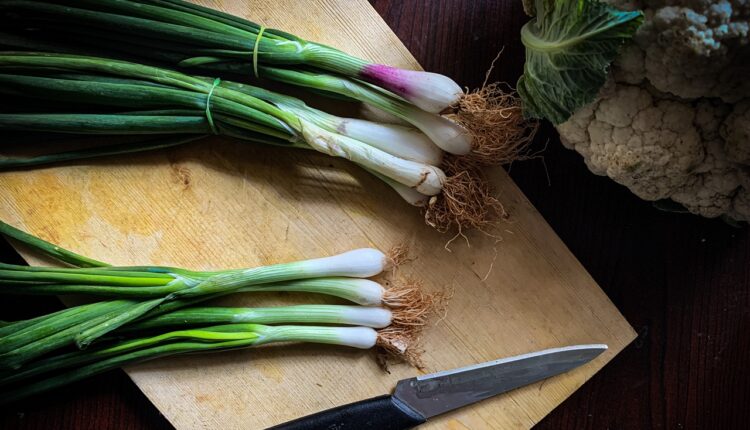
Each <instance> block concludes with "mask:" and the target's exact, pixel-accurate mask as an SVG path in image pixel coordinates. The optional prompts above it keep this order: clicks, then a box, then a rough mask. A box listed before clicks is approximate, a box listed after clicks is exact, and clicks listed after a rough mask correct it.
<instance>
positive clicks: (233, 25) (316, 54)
mask: <svg viewBox="0 0 750 430" xmlns="http://www.w3.org/2000/svg"><path fill="white" fill-rule="evenodd" d="M0 13H3V14H4V15H5V16H6V17H7V18H6V19H4V21H5V22H8V23H9V26H10V27H11V28H13V27H15V28H16V31H15V33H16V34H32V35H33V36H34V37H35V38H43V37H44V36H45V35H47V38H48V40H52V41H54V42H55V43H56V44H60V43H63V44H67V45H68V46H73V47H76V48H77V49H80V47H82V46H87V47H93V48H96V49H102V50H105V51H107V52H111V53H113V54H112V55H127V56H132V57H135V58H142V59H148V60H150V61H155V62H158V63H160V64H165V65H167V66H168V67H182V68H188V69H192V70H200V71H201V72H203V73H210V74H217V73H218V74H219V75H220V76H224V77H225V76H226V75H227V74H229V75H230V76H236V75H240V76H244V77H248V78H249V77H252V76H255V77H258V78H261V79H270V80H275V81H280V82H284V83H286V84H291V85H295V86H301V87H306V88H312V89H315V90H317V91H320V92H322V93H324V94H338V95H340V96H345V97H348V98H352V99H355V100H359V101H361V102H364V103H368V104H371V105H374V106H375V107H377V108H379V109H382V110H384V111H386V112H388V113H390V114H392V115H394V116H396V117H398V118H400V119H401V120H403V121H406V122H407V123H409V124H411V125H413V126H414V127H416V128H418V129H419V130H421V131H422V132H423V133H425V134H426V135H427V136H429V137H430V139H431V140H432V141H433V142H434V143H435V144H436V145H437V146H439V147H440V148H442V149H443V150H444V151H446V152H448V153H450V154H456V155H467V154H469V153H474V154H475V155H476V157H474V158H475V159H476V160H478V161H481V162H483V163H489V164H493V163H494V164H499V163H504V162H509V161H512V159H513V158H514V157H515V156H516V153H517V151H518V149H519V147H520V146H522V145H523V144H524V143H526V142H527V141H528V140H529V139H530V138H531V134H533V133H532V132H531V130H532V128H529V126H528V124H526V123H524V121H523V118H522V111H521V108H520V103H519V102H518V99H517V98H516V97H514V96H511V95H509V94H507V93H503V92H502V91H500V90H498V88H497V86H489V87H487V88H486V89H485V90H483V91H479V92H475V93H472V94H465V93H464V92H463V91H462V89H461V87H460V86H459V85H458V84H456V83H455V82H454V81H453V80H451V79H450V78H448V77H446V76H443V75H440V74H436V73H430V72H423V71H413V70H404V69H399V68H395V67H390V66H386V65H382V64H373V63H370V62H368V61H365V60H362V59H360V58H356V57H354V56H351V55H349V54H346V53H344V52H342V51H340V50H338V49H335V48H332V47H330V46H325V45H322V44H319V43H315V42H311V41H307V40H304V39H302V38H300V37H297V36H295V35H292V34H289V33H287V32H284V31H280V30H274V29H269V28H265V27H263V26H261V25H259V24H256V23H253V22H250V21H247V20H245V19H242V18H239V17H236V16H232V15H229V14H226V13H223V12H220V11H216V10H213V9H210V8H205V7H202V6H199V5H195V4H192V3H189V2H186V1H182V0H104V1H102V0H69V1H65V0H63V1H55V2H51V1H30V0H3V1H0ZM29 29H31V30H32V31H31V32H30V33H29V32H28V31H27V30H29ZM92 36H93V37H92ZM107 56H110V55H109V54H108V55H107ZM441 112H446V113H448V114H449V115H448V116H447V117H444V116H441V115H440V113H441Z"/></svg>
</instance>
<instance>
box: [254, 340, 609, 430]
mask: <svg viewBox="0 0 750 430" xmlns="http://www.w3.org/2000/svg"><path fill="white" fill-rule="evenodd" d="M606 350H607V345H602V344H592V345H573V346H566V347H563V348H552V349H545V350H543V351H536V352H532V353H528V354H521V355H516V356H514V357H508V358H501V359H499V360H493V361H488V362H485V363H480V364H475V365H472V366H467V367H461V368H458V369H452V370H446V371H443V372H437V373H432V374H429V375H424V376H417V377H414V378H408V379H402V380H401V381H399V382H398V383H397V384H396V389H395V391H394V393H393V394H392V395H384V396H378V397H373V398H371V399H367V400H362V401H359V402H355V403H350V404H347V405H343V406H339V407H336V408H333V409H328V410H326V411H323V412H319V413H316V414H313V415H308V416H306V417H302V418H299V419H296V420H294V421H290V422H287V423H284V424H280V425H278V426H274V427H271V428H270V429H269V430H360V429H373V430H375V429H378V430H404V429H410V428H413V427H416V426H418V425H420V424H423V423H425V422H426V421H427V420H428V419H429V418H432V417H434V416H436V415H440V414H443V413H446V412H449V411H452V410H454V409H457V408H460V407H463V406H466V405H469V404H472V403H475V402H479V401H481V400H484V399H487V398H489V397H493V396H496V395H498V394H501V393H505V392H507V391H511V390H514V389H516V388H519V387H522V386H524V385H529V384H533V383H534V382H538V381H541V380H543V379H546V378H549V377H552V376H555V375H559V374H561V373H565V372H567V371H569V370H572V369H575V368H576V367H579V366H581V365H583V364H586V363H588V362H589V361H591V360H593V359H594V358H596V357H597V356H598V355H599V354H601V353H602V352H604V351H606Z"/></svg>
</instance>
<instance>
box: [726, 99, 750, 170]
mask: <svg viewBox="0 0 750 430" xmlns="http://www.w3.org/2000/svg"><path fill="white" fill-rule="evenodd" d="M721 134H722V136H723V137H724V151H726V154H727V158H729V159H730V160H731V161H733V162H735V163H740V164H747V165H750V100H746V101H744V102H742V103H738V104H737V105H736V106H735V107H734V110H733V111H732V114H731V115H729V117H728V118H727V120H726V121H725V122H724V124H722V128H721Z"/></svg>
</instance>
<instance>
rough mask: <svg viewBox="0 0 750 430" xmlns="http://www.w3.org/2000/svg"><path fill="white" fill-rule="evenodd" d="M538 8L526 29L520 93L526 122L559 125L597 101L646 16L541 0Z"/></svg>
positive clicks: (588, 2) (593, 4) (595, 4)
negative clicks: (612, 67) (621, 52)
mask: <svg viewBox="0 0 750 430" xmlns="http://www.w3.org/2000/svg"><path fill="white" fill-rule="evenodd" d="M535 9H536V14H537V15H536V17H535V18H533V19H532V20H531V21H529V22H528V23H526V25H524V26H523V28H522V29H521V41H522V42H523V44H524V46H525V47H526V63H525V64H524V72H523V76H521V78H520V79H519V80H518V92H519V94H520V95H521V98H522V99H523V102H524V113H525V115H526V116H527V117H532V118H547V119H548V120H550V121H551V122H552V123H554V124H560V123H562V122H565V121H566V120H567V119H568V118H569V117H570V116H571V115H572V114H573V112H575V111H576V110H577V109H578V108H580V107H582V106H583V105H586V104H588V103H590V102H592V101H593V100H594V99H595V98H596V95H597V93H598V92H599V89H600V88H601V87H602V85H604V82H605V81H606V79H607V73H608V71H609V65H610V63H612V61H614V59H615V58H616V57H617V54H618V52H619V50H620V47H621V46H622V45H623V44H625V43H626V42H627V41H629V40H630V39H631V38H632V37H633V35H634V34H635V32H636V30H638V27H639V26H640V25H641V22H642V21H643V14H642V13H641V12H640V11H634V12H628V11H621V10H618V9H615V8H613V7H611V6H608V5H606V4H603V3H600V2H599V1H597V0H536V2H535Z"/></svg>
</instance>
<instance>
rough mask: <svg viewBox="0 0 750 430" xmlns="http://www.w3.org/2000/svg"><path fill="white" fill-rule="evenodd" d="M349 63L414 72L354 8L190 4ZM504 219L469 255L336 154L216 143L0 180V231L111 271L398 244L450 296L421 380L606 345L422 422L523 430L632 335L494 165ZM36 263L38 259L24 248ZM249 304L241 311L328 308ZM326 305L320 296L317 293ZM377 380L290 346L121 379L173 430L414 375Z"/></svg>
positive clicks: (476, 238)
mask: <svg viewBox="0 0 750 430" xmlns="http://www.w3.org/2000/svg"><path fill="white" fill-rule="evenodd" d="M202 3H205V4H207V5H209V6H211V7H215V8H219V9H223V10H225V11H228V12H230V13H233V14H236V15H240V16H244V17H247V18H249V19H252V20H254V21H256V22H261V23H263V24H265V25H267V26H270V27H277V28H282V29H286V30H290V31H293V32H294V33H296V34H298V35H300V36H302V37H304V38H308V39H312V40H316V41H320V42H323V43H327V44H330V45H333V46H336V47H339V48H342V49H344V50H346V51H348V52H350V53H352V54H355V55H359V56H362V57H364V58H368V59H371V60H375V61H377V62H381V63H386V64H392V65H396V66H400V67H409V68H418V67H419V65H418V64H417V62H416V60H415V59H414V58H413V57H412V56H411V55H410V54H409V52H408V51H407V50H406V48H405V47H404V46H403V45H402V44H401V42H400V41H399V40H398V38H397V37H396V36H395V35H394V34H393V33H392V32H391V30H390V29H389V28H388V27H387V26H386V24H385V23H384V22H383V21H382V20H381V18H380V17H379V16H378V15H377V13H376V12H375V11H374V10H373V9H372V8H371V7H370V5H368V4H367V2H366V1H364V0H357V1H354V0H313V1H307V2H304V7H302V3H301V2H298V1H297V0H273V1H269V0H242V1H240V0H236V1H226V2H210V1H202ZM491 177H492V180H493V182H494V184H495V185H496V186H497V190H498V194H499V196H500V198H501V200H502V202H503V203H504V204H505V207H506V209H507V210H508V212H509V213H510V214H511V217H512V218H511V221H510V222H508V223H507V224H505V225H503V227H502V228H501V229H500V234H501V240H500V241H498V240H496V239H495V238H491V237H488V236H485V235H482V234H471V235H469V241H470V246H469V244H467V243H466V242H465V241H464V240H456V241H454V242H452V244H451V245H450V251H449V250H448V249H446V246H445V245H446V243H447V242H448V240H449V239H450V238H451V236H450V235H443V234H438V233H437V232H435V231H434V230H432V229H431V228H429V227H427V226H425V225H424V222H423V220H422V218H421V216H420V215H419V213H418V212H417V211H416V210H415V209H414V208H412V207H410V206H408V205H407V204H405V203H404V202H403V201H401V200H400V198H399V197H398V196H397V195H396V194H395V193H394V192H393V191H392V190H390V189H389V188H388V187H387V186H386V185H384V184H383V183H381V182H380V181H379V180H377V179H375V178H373V177H372V176H370V175H369V174H367V173H366V172H364V171H362V170H360V169H358V168H356V167H355V166H353V165H351V164H350V163H348V162H346V161H343V160H336V159H332V158H330V157H326V156H323V155H318V154H313V153H310V152H305V151H294V150H284V149H278V148H266V147H259V146H254V145H248V144H241V143H237V142H233V141H227V140H223V139H214V140H213V141H210V142H203V143H201V144H194V145H191V146H186V147H182V148H177V149H171V150H165V151H159V152H155V153H150V154H142V155H138V156H131V157H119V158H116V159H113V158H110V159H106V160H99V161H93V162H83V163H77V164H69V165H65V166H60V167H53V168H45V169H37V170H30V171H25V172H16V173H2V174H0V216H1V217H2V219H3V220H5V221H7V222H9V223H12V224H14V225H16V226H18V227H20V228H23V229H25V230H27V231H30V232H32V233H34V234H36V235H39V236H41V237H43V238H45V239H48V240H50V241H53V242H55V243H58V244H61V245H62V246H64V247H67V248H69V249H72V250H75V251H77V252H80V253H83V254H87V255H91V256H93V257H95V258H98V259H103V260H106V261H109V262H111V263H114V264H121V265H128V264H163V265H177V266H185V267H189V268H195V269H219V268H232V267H248V266H253V265H257V264H269V263H275V262H283V261H290V260H297V259H302V258H311V257H317V256H324V255H329V254H333V253H338V252H342V251H346V250H349V249H353V248H357V247H365V246H368V247H376V248H380V249H383V250H385V249H388V248H389V247H391V246H392V245H394V244H397V243H400V242H406V243H408V244H409V245H410V247H411V250H412V254H413V255H414V256H415V257H417V259H416V260H415V261H414V262H412V263H411V264H409V265H408V266H406V267H404V268H403V269H402V274H404V275H407V274H408V275H411V276H414V277H417V278H419V279H422V280H423V281H424V282H425V284H426V285H428V286H429V287H430V288H432V289H442V288H448V289H453V290H454V291H455V294H454V296H453V299H452V301H451V302H450V306H449V308H448V312H447V315H446V317H445V318H444V319H443V320H441V321H439V322H438V323H437V325H435V326H434V327H432V328H431V329H430V330H429V331H428V332H427V333H426V335H425V337H424V347H425V349H426V352H425V356H424V360H425V362H426V364H427V370H428V371H436V370H442V369H448V368H453V367H456V366H464V365H468V364H473V363H477V362H481V361H486V360H491V359H496V358H499V357H503V356H508V355H515V354H520V353H524V352H530V351H535V350H539V349H544V348H551V347H558V346H564V345H570V344H578V343H606V344H608V345H609V351H607V352H606V353H605V354H603V355H602V356H601V357H599V358H598V359H597V360H595V361H594V362H592V363H590V364H589V365H587V366H584V367H582V368H579V369H577V370H575V371H573V372H570V373H568V374H565V375H562V376H558V377H556V378H554V379H551V380H548V381H545V382H543V383H538V384H534V385H533V386H528V387H525V388H522V389H519V390H517V391H514V392H512V393H509V394H507V395H504V396H500V397H497V398H494V399H492V400H488V401H485V402H483V403H481V404H477V405H474V406H470V407H467V408H464V409H462V410H460V411H457V412H455V413H452V414H449V415H446V416H444V417H441V418H439V419H435V420H433V421H432V422H431V423H430V424H429V425H427V426H425V428H434V429H436V428H441V429H442V428H450V429H477V430H478V429H509V428H528V427H531V426H532V425H533V424H534V423H536V422H538V421H539V420H540V419H541V418H542V417H543V416H544V415H546V414H547V413H548V412H549V411H551V410H552V409H553V408H554V407H555V406H556V405H558V404H559V403H560V402H562V401H563V400H564V399H565V398H566V397H567V396H568V395H570V394H571V393H572V392H573V391H574V390H575V389H576V388H578V387H579V386H580V385H581V384H583V383H584V381H586V380H587V379H588V378H589V377H591V375H593V374H594V373H595V372H596V371H597V370H599V369H600V368H601V367H602V366H604V364H605V363H606V362H608V361H609V360H610V359H612V357H614V355H615V354H617V353H618V352H619V351H621V350H622V348H623V347H625V345H627V344H628V343H629V342H630V341H631V340H632V339H633V338H634V333H633V330H632V329H631V327H630V326H629V325H628V324H627V322H626V321H625V320H624V319H623V317H622V316H621V315H620V314H619V313H618V311H617V309H615V307H614V306H613V305H612V303H611V302H610V301H609V300H608V299H607V297H606V296H605V295H604V293H603V292H602V291H601V290H600V289H599V287H598V286H597V285H596V283H595V282H594V281H593V280H592V279H591V278H590V277H589V275H588V274H587V273H586V271H585V270H584V269H583V267H581V265H580V264H579V263H578V261H577V260H576V259H575V257H574V256H573V255H572V254H571V253H570V251H569V250H568V249H567V248H566V247H565V245H564V244H563V243H562V242H561V241H560V239H559V238H558V237H557V236H556V235H555V233H554V232H553V231H552V230H551V229H550V227H549V226H548V225H547V224H546V223H545V221H544V220H543V219H542V217H541V216H540V215H539V213H537V212H536V210H535V209H534V208H533V207H532V206H531V204H530V203H529V202H528V201H527V200H526V198H525V197H524V196H523V194H522V193H521V192H520V191H519V190H518V188H517V187H516V186H515V185H514V184H513V182H512V181H511V180H510V179H509V178H508V176H507V175H506V174H505V173H504V172H503V171H502V170H501V169H496V170H495V171H494V172H492V174H491ZM25 256H26V257H27V259H28V260H29V261H30V262H31V263H32V264H38V263H40V262H41V260H39V259H37V258H35V257H34V256H32V255H25ZM322 300H323V299H321V298H320V297H312V296H299V295H296V296H295V295H285V296H282V298H281V299H279V298H278V297H274V298H272V297H269V296H261V295H243V296H239V295H238V296H234V297H231V298H228V299H226V300H225V301H226V302H228V303H232V304H233V305H236V306H241V305H257V304H268V303H274V304H280V303H286V304H289V303H305V302H311V301H322ZM329 302H330V300H329ZM390 370H391V373H390V374H388V373H385V372H383V371H382V370H381V369H380V368H379V367H378V365H377V364H376V361H375V359H374V355H373V353H372V352H369V351H359V350H350V349H345V348H336V347H326V346H313V345H303V346H296V345H285V346H269V347H263V348H259V349H254V350H253V349H251V350H246V351H235V352H227V353H221V354H211V355H204V356H185V357H179V358H178V357H174V358H168V359H162V360H158V361H154V362H150V363H145V364H141V365H137V366H130V367H128V368H127V371H128V374H129V375H130V376H131V377H132V378H133V380H134V381H135V382H136V384H138V386H139V387H140V388H141V389H142V390H143V392H144V393H145V394H146V395H147V396H148V397H149V399H151V401H152V402H153V403H154V404H155V405H156V406H157V407H158V408H159V410H160V411H161V412H162V413H163V414H164V415H165V416H166V417H167V418H168V419H169V420H170V421H171V422H172V423H173V424H174V425H175V426H176V427H177V428H178V429H196V428H222V429H235V428H236V429H256V428H262V427H265V426H269V425H273V424H277V423H281V422H283V421H286V420H289V419H292V418H295V417H298V416H301V415H305V414H309V413H313V412H316V411H319V410H322V409H326V408H330V407H333V406H337V405H340V404H343V403H347V402H351V401H355V400H360V399H365V398H368V397H371V396H375V395H379V394H383V393H387V392H389V391H390V390H392V389H393V387H394V385H395V383H396V381H397V380H399V379H402V378H406V377H411V376H414V375H415V374H417V373H418V372H417V371H416V370H415V369H413V368H411V367H409V366H406V365H398V366H394V367H392V368H391V369H390Z"/></svg>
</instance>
